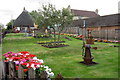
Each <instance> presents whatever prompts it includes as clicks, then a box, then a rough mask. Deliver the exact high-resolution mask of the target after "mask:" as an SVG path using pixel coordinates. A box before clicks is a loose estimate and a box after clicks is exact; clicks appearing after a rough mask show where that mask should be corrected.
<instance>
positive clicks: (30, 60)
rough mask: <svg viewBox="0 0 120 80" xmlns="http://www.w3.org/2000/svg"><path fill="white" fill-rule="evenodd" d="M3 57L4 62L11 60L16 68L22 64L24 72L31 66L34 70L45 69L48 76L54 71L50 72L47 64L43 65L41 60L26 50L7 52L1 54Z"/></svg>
mask: <svg viewBox="0 0 120 80" xmlns="http://www.w3.org/2000/svg"><path fill="white" fill-rule="evenodd" d="M3 56H4V57H5V60H4V62H9V61H13V62H15V65H16V66H15V67H16V70H18V66H19V65H22V67H23V68H24V69H23V71H24V72H25V73H26V72H27V71H28V69H29V68H33V69H34V70H35V71H37V72H40V71H46V72H47V74H48V77H49V76H53V75H54V73H53V72H51V69H50V68H49V67H48V66H45V65H43V60H42V59H38V58H37V57H36V56H35V55H34V54H30V53H28V52H27V51H22V52H19V53H12V52H8V53H5V54H3Z"/></svg>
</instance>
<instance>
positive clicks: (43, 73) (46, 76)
mask: <svg viewBox="0 0 120 80" xmlns="http://www.w3.org/2000/svg"><path fill="white" fill-rule="evenodd" d="M40 78H41V80H47V79H48V74H47V72H46V71H42V72H41V73H40Z"/></svg>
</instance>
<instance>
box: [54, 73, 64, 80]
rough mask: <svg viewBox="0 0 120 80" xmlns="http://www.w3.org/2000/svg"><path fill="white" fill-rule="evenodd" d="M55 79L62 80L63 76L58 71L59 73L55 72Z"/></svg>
mask: <svg viewBox="0 0 120 80" xmlns="http://www.w3.org/2000/svg"><path fill="white" fill-rule="evenodd" d="M55 80H64V78H63V77H62V75H61V74H60V73H59V74H57V76H56V77H55Z"/></svg>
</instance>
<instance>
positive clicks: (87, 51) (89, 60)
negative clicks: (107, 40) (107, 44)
mask: <svg viewBox="0 0 120 80" xmlns="http://www.w3.org/2000/svg"><path fill="white" fill-rule="evenodd" d="M83 48H85V52H84V55H83V60H84V61H82V62H80V63H82V64H85V65H94V64H97V63H96V62H93V61H92V60H93V59H94V57H92V55H91V51H90V48H92V49H95V50H96V49H97V47H90V45H89V44H86V45H83Z"/></svg>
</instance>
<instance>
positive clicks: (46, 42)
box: [37, 41, 65, 44]
mask: <svg viewBox="0 0 120 80" xmlns="http://www.w3.org/2000/svg"><path fill="white" fill-rule="evenodd" d="M64 42H65V41H55V42H54V41H37V44H49V43H64Z"/></svg>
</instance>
